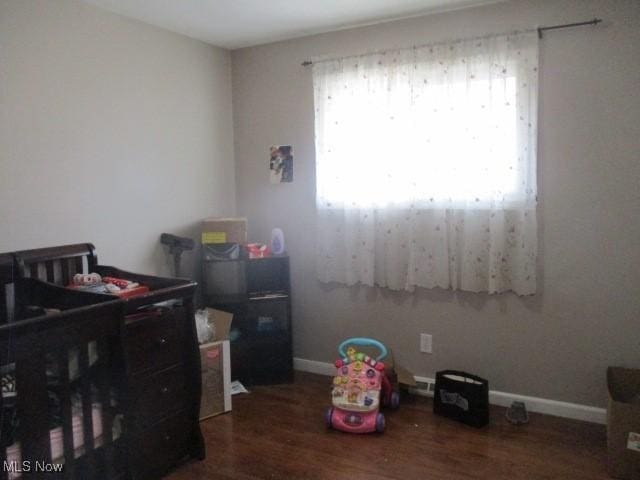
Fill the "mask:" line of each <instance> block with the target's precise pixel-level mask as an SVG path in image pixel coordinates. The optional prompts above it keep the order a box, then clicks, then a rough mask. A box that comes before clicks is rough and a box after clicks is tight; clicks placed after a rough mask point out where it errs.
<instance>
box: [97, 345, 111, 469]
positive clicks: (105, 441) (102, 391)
mask: <svg viewBox="0 0 640 480" xmlns="http://www.w3.org/2000/svg"><path fill="white" fill-rule="evenodd" d="M108 341H109V337H104V336H103V337H101V338H100V339H98V340H97V343H98V361H99V362H100V364H99V365H100V366H99V374H98V392H99V395H100V404H101V405H102V446H103V447H102V449H101V451H102V455H103V462H104V465H105V468H106V478H112V477H113V476H114V475H115V472H114V465H115V461H114V458H113V454H114V451H113V445H112V444H111V442H112V441H113V411H112V409H111V378H112V377H111V375H112V368H113V363H112V357H111V352H110V351H109V346H108V344H107V343H108Z"/></svg>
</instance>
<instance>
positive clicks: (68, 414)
mask: <svg viewBox="0 0 640 480" xmlns="http://www.w3.org/2000/svg"><path fill="white" fill-rule="evenodd" d="M57 360H58V369H59V372H60V392H59V394H60V406H61V408H62V434H63V435H62V439H63V447H64V477H65V478H73V473H74V469H75V454H74V448H73V411H72V407H71V388H70V387H71V385H70V383H69V352H68V350H67V349H66V348H65V349H63V350H62V351H61V352H59V353H58V355H57Z"/></svg>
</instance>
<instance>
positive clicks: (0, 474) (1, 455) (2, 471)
mask: <svg viewBox="0 0 640 480" xmlns="http://www.w3.org/2000/svg"><path fill="white" fill-rule="evenodd" d="M2 365H4V363H2ZM0 412H3V413H4V397H3V396H2V394H0ZM2 420H4V419H2ZM3 440H4V439H3ZM1 445H2V444H0V467H2V468H0V480H5V479H6V478H7V469H6V468H4V466H5V465H6V464H5V462H6V460H7V449H6V448H4V447H2V446H1Z"/></svg>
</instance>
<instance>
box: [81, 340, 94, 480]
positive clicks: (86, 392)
mask: <svg viewBox="0 0 640 480" xmlns="http://www.w3.org/2000/svg"><path fill="white" fill-rule="evenodd" d="M87 348H88V345H87V344H86V343H82V344H80V349H79V350H80V351H79V354H78V373H79V375H81V378H80V396H81V397H82V430H83V434H84V435H83V436H84V454H85V456H86V458H87V459H88V464H89V465H90V468H93V466H94V465H95V455H94V451H93V449H94V442H93V402H92V399H91V377H90V374H89V359H88V355H87ZM91 478H93V476H92V477H91Z"/></svg>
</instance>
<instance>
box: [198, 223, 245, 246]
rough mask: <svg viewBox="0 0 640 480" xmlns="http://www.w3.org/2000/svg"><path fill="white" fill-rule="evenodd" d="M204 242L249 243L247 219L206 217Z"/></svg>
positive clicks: (203, 226)
mask: <svg viewBox="0 0 640 480" xmlns="http://www.w3.org/2000/svg"><path fill="white" fill-rule="evenodd" d="M202 243H203V244H209V243H247V219H246V218H207V219H205V220H204V221H203V222H202Z"/></svg>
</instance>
